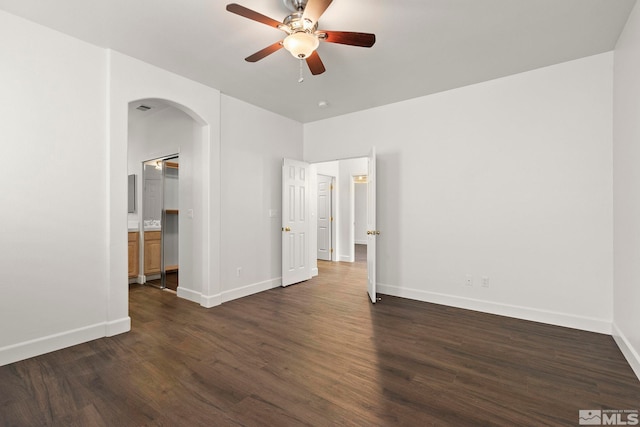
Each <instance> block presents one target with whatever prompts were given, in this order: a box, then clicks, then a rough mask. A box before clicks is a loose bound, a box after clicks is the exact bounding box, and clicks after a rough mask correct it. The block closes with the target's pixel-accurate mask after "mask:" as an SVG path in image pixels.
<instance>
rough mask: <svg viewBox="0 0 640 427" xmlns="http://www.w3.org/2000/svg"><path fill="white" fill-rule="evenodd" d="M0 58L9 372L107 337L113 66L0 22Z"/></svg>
mask: <svg viewBox="0 0 640 427" xmlns="http://www.w3.org/2000/svg"><path fill="white" fill-rule="evenodd" d="M0 58H1V59H0V62H1V63H2V65H1V66H0V117H2V123H1V124H0V141H2V149H3V155H4V157H5V158H6V159H10V161H6V162H4V163H3V165H2V168H0V183H2V184H1V189H0V206H1V207H2V208H1V209H0V224H2V225H1V226H0V254H1V255H0V270H1V271H2V280H0V295H1V296H0V324H1V325H2V332H1V333H0V365H3V364H7V363H10V362H13V361H16V360H20V359H24V358H27V357H31V356H34V355H36V354H41V353H45V352H48V351H52V350H56V349H59V348H62V347H65V346H69V345H74V344H77V343H79V342H83V341H87V340H90V339H94V338H98V337H102V336H105V333H106V332H105V330H106V328H107V326H106V325H107V314H106V313H107V291H108V285H109V283H108V263H107V260H108V240H107V222H108V218H107V203H106V201H107V187H106V182H107V173H108V171H107V163H106V162H105V160H104V159H105V157H106V155H107V149H106V123H105V117H106V105H107V100H106V93H107V87H106V70H107V66H106V65H107V56H106V52H105V51H104V50H102V49H98V48H96V47H94V46H91V45H89V44H86V43H84V42H81V41H78V40H76V39H73V38H71V37H67V36H65V35H62V34H60V33H58V32H55V31H51V30H49V29H47V28H44V27H41V26H39V25H35V24H33V23H30V22H28V21H25V20H23V19H21V18H17V17H15V16H12V15H9V14H7V13H5V12H2V11H0ZM124 175H125V176H126V171H125V172H124ZM124 180H126V178H124ZM123 187H124V195H125V197H126V184H125V183H124V181H123ZM122 209H123V210H122V211H121V212H123V215H122V216H123V218H126V216H125V214H124V212H126V201H125V200H123V207H122ZM125 255H126V252H125ZM124 274H125V279H124V282H125V286H126V272H125V273H124ZM125 316H126V315H125Z"/></svg>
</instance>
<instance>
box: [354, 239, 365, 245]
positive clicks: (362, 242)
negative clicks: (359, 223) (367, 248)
mask: <svg viewBox="0 0 640 427" xmlns="http://www.w3.org/2000/svg"><path fill="white" fill-rule="evenodd" d="M354 243H355V244H356V245H366V244H367V239H362V240H358V239H355V240H354Z"/></svg>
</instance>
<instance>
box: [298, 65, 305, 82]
mask: <svg viewBox="0 0 640 427" xmlns="http://www.w3.org/2000/svg"><path fill="white" fill-rule="evenodd" d="M298 62H300V78H298V83H302V82H303V81H304V76H303V75H302V63H303V62H304V59H300V60H299V61H298Z"/></svg>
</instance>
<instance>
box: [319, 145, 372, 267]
mask: <svg viewBox="0 0 640 427" xmlns="http://www.w3.org/2000/svg"><path fill="white" fill-rule="evenodd" d="M356 159H367V160H369V159H370V153H367V154H364V155H362V156H353V157H341V158H338V159H329V160H321V161H316V162H311V163H310V165H311V174H312V179H313V185H312V186H311V188H312V189H314V194H313V197H311V200H312V201H313V200H315V199H317V194H316V193H315V191H316V190H315V188H316V187H317V180H316V177H317V175H318V173H317V171H316V169H315V165H317V164H318V163H329V162H340V161H343V160H356ZM322 175H326V174H322ZM335 179H336V177H334V180H335ZM350 181H351V182H350V185H351V187H353V186H354V185H355V184H354V182H353V177H350ZM334 184H335V181H334ZM339 192H340V189H339V188H338V185H337V184H336V185H335V190H334V191H333V197H334V200H333V206H332V210H335V209H337V206H336V205H337V203H336V199H337V198H338V195H339ZM349 203H350V204H351V207H352V209H351V215H352V217H351V218H350V219H347V220H351V221H353V213H354V209H353V205H354V203H355V195H354V190H353V188H352V189H351V195H350V197H349ZM367 209H368V207H367ZM311 215H312V218H313V224H312V225H311V233H312V235H311V236H310V237H311V240H312V242H313V243H314V244H315V245H316V246H317V238H318V236H317V227H318V224H317V202H315V201H314V205H313V206H312V208H311ZM333 215H334V218H338V217H339V213H338V212H337V210H336V211H334V214H333ZM341 222H342V218H338V221H337V224H334V227H333V230H334V232H335V233H336V234H335V235H334V236H333V239H334V249H335V250H334V253H333V255H334V256H333V257H332V260H333V261H337V260H339V257H338V250H339V248H340V243H339V242H338V235H337V231H338V230H339V229H340V223H341ZM354 232H355V231H354V230H353V229H352V236H351V237H352V238H351V240H352V242H353V240H354V238H353V237H354V236H353V233H354ZM352 250H354V251H355V248H352ZM354 258H355V253H354ZM352 261H353V260H352ZM310 262H311V270H312V272H313V274H312V275H313V276H317V275H318V274H319V272H318V260H317V257H312V259H311V260H310Z"/></svg>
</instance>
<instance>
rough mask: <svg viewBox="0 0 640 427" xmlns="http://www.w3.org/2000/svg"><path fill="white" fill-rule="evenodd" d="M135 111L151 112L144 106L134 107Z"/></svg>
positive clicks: (149, 108)
mask: <svg viewBox="0 0 640 427" xmlns="http://www.w3.org/2000/svg"><path fill="white" fill-rule="evenodd" d="M136 110H140V111H149V110H151V107H147V106H146V105H139V106H137V107H136Z"/></svg>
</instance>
